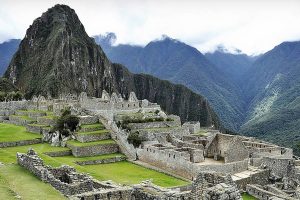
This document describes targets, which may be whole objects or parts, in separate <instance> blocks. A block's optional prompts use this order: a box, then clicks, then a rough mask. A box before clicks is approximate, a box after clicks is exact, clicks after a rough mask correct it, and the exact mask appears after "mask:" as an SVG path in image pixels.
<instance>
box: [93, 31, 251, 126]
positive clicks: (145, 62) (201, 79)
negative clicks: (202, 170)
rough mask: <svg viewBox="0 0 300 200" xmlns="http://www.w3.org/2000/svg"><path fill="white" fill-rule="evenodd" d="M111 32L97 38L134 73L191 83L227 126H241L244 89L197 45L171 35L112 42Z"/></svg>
mask: <svg viewBox="0 0 300 200" xmlns="http://www.w3.org/2000/svg"><path fill="white" fill-rule="evenodd" d="M110 35H111V34H108V39H106V38H105V37H104V36H99V37H98V38H103V39H102V40H96V41H97V42H98V44H99V45H101V46H104V47H105V48H103V49H104V51H105V53H106V54H107V56H108V57H109V58H110V59H111V60H112V61H113V62H117V63H121V64H123V65H125V66H126V67H127V68H128V69H129V70H130V71H132V72H134V73H147V74H151V75H154V76H156V77H159V78H162V79H165V80H170V81H171V82H173V83H180V84H183V85H185V86H187V87H188V88H190V89H192V90H193V91H194V92H196V93H198V94H201V95H203V96H205V97H206V98H207V99H208V100H209V102H210V103H211V105H212V106H213V107H214V109H215V111H216V112H217V113H218V115H219V116H220V119H221V120H222V123H223V125H224V127H225V128H227V129H231V130H235V131H237V130H238V128H239V126H240V125H241V123H242V122H243V119H244V115H243V113H244V107H245V105H243V101H242V100H240V99H241V98H242V96H241V95H242V93H241V89H240V88H239V87H238V86H236V85H235V84H234V82H233V81H232V80H231V79H232V78H231V77H229V76H224V73H220V67H218V66H217V65H214V64H213V63H212V62H211V61H209V60H208V59H207V58H206V57H205V56H204V55H203V54H202V53H201V52H199V51H198V50H197V49H196V48H194V47H191V46H189V45H187V44H185V43H183V42H180V41H178V40H175V39H172V38H170V37H167V36H164V37H163V38H162V39H160V40H154V41H152V42H150V43H148V44H147V45H146V46H145V47H141V46H133V45H123V44H121V45H116V46H115V45H110V46H108V45H106V44H107V40H109V36H110ZM104 38H105V39H104ZM225 68H227V66H225V67H224V69H223V71H226V70H227V69H225Z"/></svg>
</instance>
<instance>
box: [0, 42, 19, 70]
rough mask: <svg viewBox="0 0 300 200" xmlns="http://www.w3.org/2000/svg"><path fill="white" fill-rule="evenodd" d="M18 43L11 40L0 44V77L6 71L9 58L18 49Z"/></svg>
mask: <svg viewBox="0 0 300 200" xmlns="http://www.w3.org/2000/svg"><path fill="white" fill-rule="evenodd" d="M20 41H21V40H18V39H12V40H9V41H6V42H3V43H1V44H0V76H2V75H3V73H4V72H5V71H6V68H7V67H8V65H9V62H10V60H11V58H12V57H13V55H14V53H15V52H16V51H17V49H18V46H19V44H20Z"/></svg>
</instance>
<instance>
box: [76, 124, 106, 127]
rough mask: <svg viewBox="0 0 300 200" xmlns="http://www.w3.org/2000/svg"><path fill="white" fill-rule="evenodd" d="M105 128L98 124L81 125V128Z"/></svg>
mask: <svg viewBox="0 0 300 200" xmlns="http://www.w3.org/2000/svg"><path fill="white" fill-rule="evenodd" d="M98 127H99V128H105V127H104V126H103V124H99V123H97V124H83V125H81V128H98Z"/></svg>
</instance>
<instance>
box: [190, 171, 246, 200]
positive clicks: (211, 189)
mask: <svg viewBox="0 0 300 200" xmlns="http://www.w3.org/2000/svg"><path fill="white" fill-rule="evenodd" d="M191 197H192V199H199V200H200V199H203V200H204V199H205V200H217V199H218V200H219V199H220V200H221V199H230V200H242V197H241V195H240V193H239V190H238V188H237V187H236V185H235V183H234V182H233V180H232V178H231V176H230V175H228V174H227V175H224V174H220V173H214V172H210V171H207V172H205V171H203V172H200V173H199V174H198V175H197V177H196V179H195V180H194V182H193V184H192V196H191Z"/></svg>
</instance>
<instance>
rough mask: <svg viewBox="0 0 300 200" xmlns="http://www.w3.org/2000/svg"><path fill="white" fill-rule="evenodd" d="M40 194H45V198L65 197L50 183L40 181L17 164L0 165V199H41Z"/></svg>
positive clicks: (52, 199)
mask: <svg viewBox="0 0 300 200" xmlns="http://www.w3.org/2000/svg"><path fill="white" fill-rule="evenodd" d="M41 194H46V195H45V197H47V200H48V199H49V200H61V199H66V198H65V197H64V196H63V195H61V194H60V193H59V192H58V191H57V190H55V189H54V188H53V187H52V186H51V185H50V184H47V183H44V182H42V181H40V180H39V179H38V178H37V177H35V176H34V175H33V174H31V173H30V172H29V171H28V170H26V169H24V168H22V167H21V166H19V165H17V164H10V165H5V166H1V167H0V199H5V200H7V199H8V200H13V199H26V200H36V199H41ZM17 196H18V197H20V198H16V197H17Z"/></svg>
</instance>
